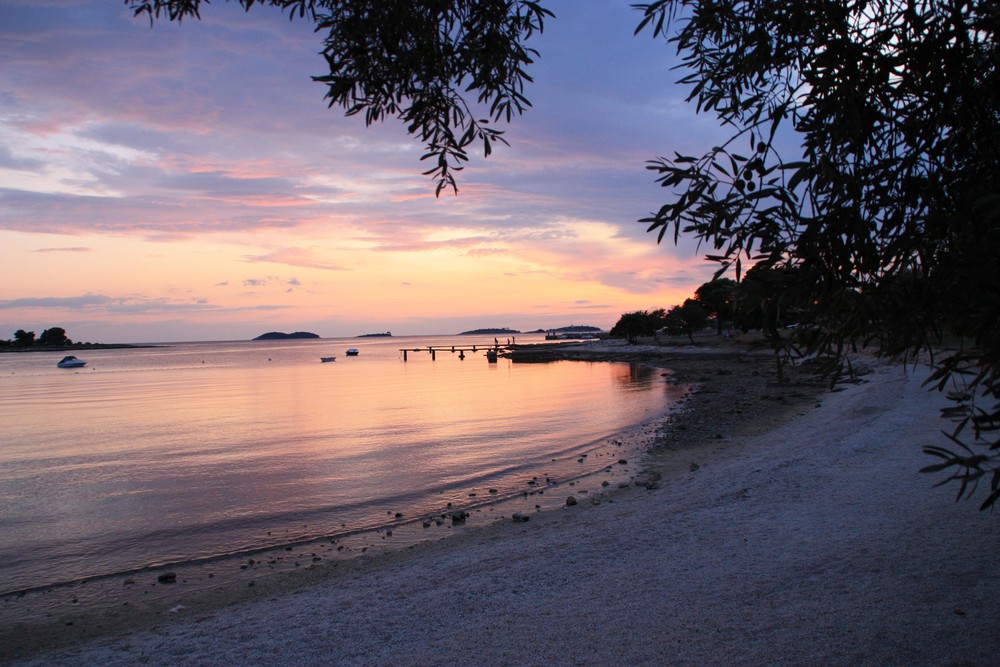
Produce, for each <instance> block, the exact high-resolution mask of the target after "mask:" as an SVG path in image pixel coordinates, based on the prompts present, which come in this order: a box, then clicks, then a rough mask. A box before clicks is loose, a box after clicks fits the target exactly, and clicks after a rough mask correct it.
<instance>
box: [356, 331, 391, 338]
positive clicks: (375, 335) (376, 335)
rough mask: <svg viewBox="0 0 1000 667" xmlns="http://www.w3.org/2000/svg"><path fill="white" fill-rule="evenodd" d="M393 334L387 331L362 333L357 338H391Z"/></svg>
mask: <svg viewBox="0 0 1000 667" xmlns="http://www.w3.org/2000/svg"><path fill="white" fill-rule="evenodd" d="M391 336H392V332H391V331H386V332H385V333H370V334H361V335H360V336H357V338H389V337H391Z"/></svg>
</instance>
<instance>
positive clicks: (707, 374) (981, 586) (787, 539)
mask: <svg viewBox="0 0 1000 667" xmlns="http://www.w3.org/2000/svg"><path fill="white" fill-rule="evenodd" d="M572 349H573V350H575V351H574V352H571V353H567V354H566V356H573V355H574V354H575V355H578V356H579V357H580V358H586V359H590V360H594V359H608V360H611V359H614V360H638V361H642V362H644V363H649V364H653V365H656V366H658V367H660V368H662V369H663V372H664V373H667V374H669V375H670V380H671V381H672V382H676V383H678V384H680V385H682V386H687V387H689V388H690V393H689V396H688V398H686V399H685V400H684V401H683V402H682V403H681V405H680V406H679V407H678V408H677V409H676V410H674V411H672V412H671V413H670V414H669V415H666V416H665V417H664V418H663V420H662V422H661V423H660V424H659V425H658V426H657V428H656V430H655V433H653V434H651V438H652V439H653V440H655V443H654V444H653V446H652V448H651V450H650V452H649V453H648V454H647V456H646V460H645V461H644V462H643V466H642V469H641V471H638V472H637V473H636V475H635V476H634V478H633V479H632V480H631V482H630V483H627V484H622V485H621V488H613V489H609V490H608V491H607V492H606V493H595V494H588V495H581V496H580V497H574V498H573V501H574V502H572V503H570V502H568V501H569V496H570V495H572V494H571V493H570V492H569V491H568V490H566V489H563V490H560V493H562V494H563V495H566V496H567V498H566V502H565V503H560V506H559V507H556V508H553V509H549V510H546V511H540V512H537V513H532V514H530V515H528V516H523V515H522V516H518V517H514V516H513V515H511V516H500V517H498V518H497V520H495V521H493V522H492V523H490V524H489V525H484V526H481V527H476V528H474V529H471V530H465V531H461V533H460V534H456V535H454V536H452V537H449V538H446V539H443V540H437V541H430V542H426V543H420V544H416V545H411V546H410V547H408V548H405V549H400V550H396V551H392V550H390V551H386V552H383V553H379V554H376V555H372V556H370V557H359V558H357V559H354V560H352V561H350V562H345V563H340V564H338V565H337V566H336V567H332V566H326V567H316V568H307V569H305V570H303V571H301V572H294V573H290V574H289V575H288V576H287V577H273V578H271V579H269V580H267V581H264V582H260V583H259V584H257V585H253V582H252V580H251V581H247V582H240V583H239V584H238V585H235V584H234V585H232V586H229V587H227V588H225V589H224V590H214V591H211V592H209V593H201V594H198V595H194V594H190V595H187V594H185V591H184V590H182V588H181V587H178V589H177V591H176V593H174V596H173V597H172V598H168V599H163V600H161V601H158V602H157V603H156V604H151V605H143V604H141V601H135V603H134V604H132V605H124V606H119V607H117V608H114V609H107V608H99V607H96V606H95V607H94V608H90V609H88V608H80V609H67V610H66V611H65V613H64V614H59V615H57V616H53V617H52V618H50V619H47V620H46V621H45V622H36V623H30V624H18V623H17V622H16V621H15V622H11V621H10V620H9V619H16V618H17V609H16V605H17V602H16V601H9V600H7V601H4V606H5V607H6V609H4V610H3V614H4V618H5V619H6V620H5V626H6V627H5V628H3V629H2V630H0V657H2V660H3V661H4V662H5V663H7V664H14V665H92V664H102V665H105V666H112V665H133V664H144V665H254V664H267V665H303V664H322V665H384V664H395V665H429V664H446V665H465V664H494V665H606V664H649V665H653V664H656V665H705V664H718V665H761V664H771V665H949V666H954V667H958V666H966V665H991V664H997V663H998V662H1000V638H998V636H997V633H996V628H998V627H1000V578H998V577H997V576H996V573H997V572H998V566H1000V549H997V545H998V544H1000V523H998V521H997V518H996V516H995V514H994V513H991V512H980V511H978V509H977V507H978V503H977V502H976V501H975V500H973V501H961V502H955V499H954V493H955V491H956V489H954V488H953V487H950V486H944V487H935V486H934V484H935V483H936V482H938V481H940V478H937V477H933V476H928V475H924V474H920V473H918V470H919V468H921V467H922V466H923V465H926V464H927V463H928V461H927V457H926V456H925V455H924V454H922V453H921V451H920V448H921V446H922V445H925V444H941V441H942V440H943V436H942V435H941V430H942V429H944V428H946V427H947V425H948V424H947V422H944V421H942V420H941V419H940V418H939V416H938V410H939V409H940V407H942V405H943V399H942V397H941V396H940V395H939V394H937V393H934V392H931V391H928V390H927V389H926V388H925V387H922V386H921V383H922V380H923V379H924V378H925V377H926V369H922V368H919V367H916V368H914V367H912V366H911V367H903V366H900V365H892V364H885V363H881V362H877V361H875V360H871V359H866V360H863V361H862V362H860V363H859V364H858V366H859V367H860V368H861V369H862V372H861V373H860V374H859V377H858V378H857V380H856V381H855V382H851V383H847V384H845V385H842V386H840V387H838V388H837V389H838V390H837V391H829V388H828V387H825V386H824V385H822V384H820V383H817V382H816V381H814V380H813V379H812V378H811V377H810V376H808V375H807V374H806V373H802V372H796V373H793V374H792V375H791V376H790V381H789V382H787V383H785V384H781V385H779V384H778V383H776V382H775V377H774V369H773V366H774V363H773V360H772V359H770V358H769V357H768V355H767V354H754V353H750V352H748V351H747V350H745V349H743V348H739V347H732V348H726V349H720V348H713V349H698V348H659V347H654V346H624V347H622V346H611V345H608V344H601V343H593V344H588V345H581V346H579V347H576V348H572Z"/></svg>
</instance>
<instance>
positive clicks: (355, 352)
mask: <svg viewBox="0 0 1000 667" xmlns="http://www.w3.org/2000/svg"><path fill="white" fill-rule="evenodd" d="M347 356H349V357H356V356H358V348H356V347H352V348H350V349H349V350H347Z"/></svg>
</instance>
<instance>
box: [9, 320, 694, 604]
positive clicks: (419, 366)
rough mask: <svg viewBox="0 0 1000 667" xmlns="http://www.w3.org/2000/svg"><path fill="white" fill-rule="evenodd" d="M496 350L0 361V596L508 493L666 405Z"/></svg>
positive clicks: (185, 352) (336, 342)
mask: <svg viewBox="0 0 1000 667" xmlns="http://www.w3.org/2000/svg"><path fill="white" fill-rule="evenodd" d="M540 340H541V336H539V335H537V334H536V335H521V336H518V337H517V341H516V342H517V343H518V344H526V343H531V342H540ZM493 343H494V338H493V337H492V336H481V337H475V336H472V337H470V336H455V337H440V336H439V337H405V338H400V337H392V338H356V339H319V340H316V339H309V340H285V341H253V342H215V343H171V344H163V345H157V346H154V347H136V348H130V349H117V350H88V351H80V352H77V353H76V354H77V356H79V357H81V358H82V359H84V360H85V361H86V362H87V366H86V367H84V368H81V369H75V370H64V369H58V368H56V362H57V361H58V359H59V358H61V357H62V356H63V354H64V353H54V352H53V353H47V352H32V353H23V354H4V355H0V595H4V594H9V593H11V592H16V591H23V590H33V589H39V588H45V587H51V586H57V585H61V584H64V583H67V582H73V581H80V580H88V579H91V578H100V577H107V576H113V575H115V574H121V573H129V572H135V571H138V570H140V569H142V568H147V567H152V566H160V565H167V564H183V563H189V562H197V561H203V560H209V559H217V558H222V557H226V556H230V555H239V554H246V553H255V552H256V551H259V550H261V549H267V548H281V547H282V546H283V545H286V544H287V545H291V544H297V543H302V542H306V541H309V540H315V539H318V538H324V539H326V538H330V539H336V538H337V536H339V535H344V534H348V533H349V534H357V533H359V532H365V531H380V530H381V531H384V530H385V529H386V528H387V527H390V526H392V525H395V524H397V523H400V522H405V521H408V520H412V518H413V517H418V516H421V515H425V514H428V513H432V512H440V511H441V509H442V508H446V507H447V508H449V509H450V510H454V509H458V508H463V507H470V508H471V507H476V506H479V505H480V504H482V503H484V502H495V501H497V500H501V499H504V498H512V497H515V496H520V495H521V494H525V493H527V490H526V489H527V487H526V484H527V485H531V488H532V490H533V491H534V490H536V489H538V488H540V487H544V486H545V485H546V484H547V483H548V482H549V481H555V480H561V481H565V480H570V479H574V478H576V477H579V476H581V475H586V474H587V473H592V472H594V471H595V470H597V469H600V468H603V467H607V466H608V465H609V464H610V463H613V460H609V458H608V457H609V456H610V457H611V459H614V457H615V456H616V454H614V453H612V454H610V455H609V454H607V451H606V450H607V449H608V447H609V443H611V442H614V441H615V438H616V434H619V433H621V432H623V431H624V430H627V429H628V428H630V427H635V426H636V425H639V424H642V423H643V422H647V421H649V420H650V419H653V418H655V417H658V416H660V415H662V414H663V413H664V412H665V410H666V408H667V406H668V404H669V402H670V400H671V398H672V397H673V396H674V394H673V393H672V392H674V391H676V390H674V389H673V388H672V387H671V386H670V385H669V384H667V383H666V382H665V381H664V380H663V378H662V377H661V373H659V372H656V371H654V370H652V369H649V368H645V367H641V366H636V365H630V364H620V363H586V362H578V361H559V362H552V363H512V362H511V361H510V360H508V359H504V358H502V357H501V358H500V359H499V360H498V362H497V363H488V362H487V359H486V357H485V356H484V355H483V348H484V347H489V346H492V345H493ZM499 343H500V344H501V345H503V344H505V343H507V338H506V337H502V338H501V339H500V340H499ZM473 345H475V346H477V350H476V351H475V352H472V351H471V350H469V351H465V352H464V353H462V352H460V351H456V352H451V351H450V346H458V347H465V348H468V347H471V346H473ZM428 346H436V347H439V348H440V347H444V348H448V349H446V350H444V351H440V350H439V351H437V352H436V353H435V354H434V355H433V357H432V355H431V353H430V352H429V351H428V349H427V348H428ZM351 347H354V348H358V350H359V354H358V356H356V357H348V356H346V355H345V351H346V349H347V348H351ZM401 349H406V350H407V354H406V360H405V361H404V359H403V354H402V352H401ZM329 356H336V360H335V361H333V362H329V363H323V362H321V361H320V359H321V357H329ZM462 356H464V359H463V358H461V357H462ZM614 444H615V445H620V443H618V442H614ZM602 448H604V449H603V450H602ZM602 451H603V452H604V453H603V454H601V453H599V452H602ZM602 456H603V457H604V458H602ZM536 480H539V481H537V482H536Z"/></svg>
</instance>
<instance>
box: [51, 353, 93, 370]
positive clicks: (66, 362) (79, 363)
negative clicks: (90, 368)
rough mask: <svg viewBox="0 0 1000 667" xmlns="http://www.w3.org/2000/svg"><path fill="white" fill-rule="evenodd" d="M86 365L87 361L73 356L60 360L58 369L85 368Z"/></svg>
mask: <svg viewBox="0 0 1000 667" xmlns="http://www.w3.org/2000/svg"><path fill="white" fill-rule="evenodd" d="M86 365H87V362H86V361H84V360H83V359H77V358H76V357H74V356H73V355H72V354H71V355H69V356H68V357H63V358H62V359H60V360H59V363H57V364H56V366H57V367H58V368H83V367H84V366H86Z"/></svg>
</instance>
